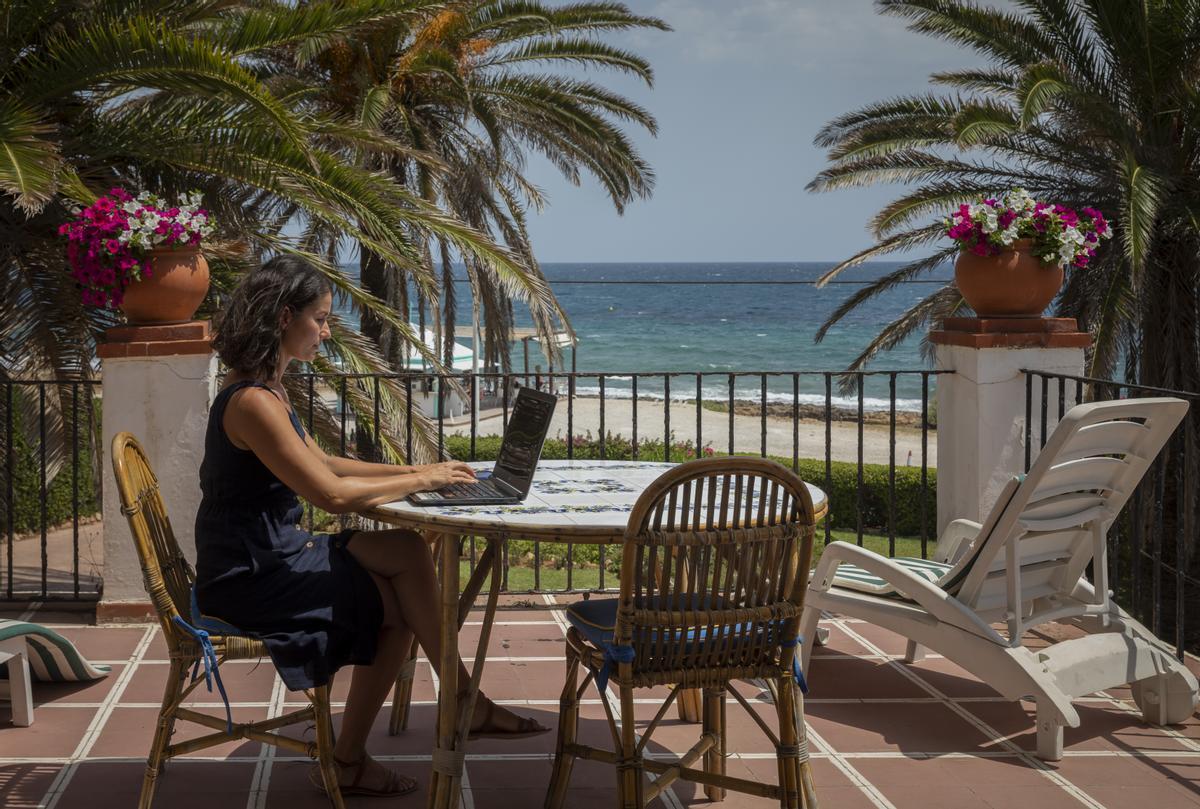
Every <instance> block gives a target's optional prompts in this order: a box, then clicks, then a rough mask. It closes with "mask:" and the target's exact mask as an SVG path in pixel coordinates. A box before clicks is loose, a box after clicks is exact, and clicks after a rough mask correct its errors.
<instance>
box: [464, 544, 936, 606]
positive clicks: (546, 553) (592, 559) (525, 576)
mask: <svg viewBox="0 0 1200 809" xmlns="http://www.w3.org/2000/svg"><path fill="white" fill-rule="evenodd" d="M824 537H825V534H824V531H819V532H818V534H817V543H816V547H815V548H814V549H813V563H814V564H815V563H816V561H817V560H818V559H820V558H821V552H822V551H823V550H824V549H825V542H824ZM830 539H831V540H842V541H844V542H850V543H855V542H856V540H857V537H856V535H855V533H854V532H853V531H832V532H830ZM935 544H936V543H935V541H934V540H933V539H930V540H929V543H928V548H929V552H930V553H932V552H933V548H934V545H935ZM476 547H477V552H478V553H482V552H483V547H484V546H483V542H482V541H480V542H479V543H478V544H477V546H476ZM863 547H865V548H869V549H870V550H873V551H875V552H876V553H881V554H883V555H884V556H887V555H888V538H887V537H886V536H876V535H874V534H864V535H863ZM565 554H566V545H564V544H561V543H553V542H543V543H542V545H541V559H542V572H541V581H540V582H539V583H538V584H537V589H539V590H543V591H554V590H566V589H567V569H566V558H565ZM920 555H921V540H920V539H919V538H917V537H896V556H920ZM619 560H620V549H619V548H618V547H617V546H615V545H611V546H609V547H608V548H607V550H606V553H605V563H606V566H607V568H608V572H607V573H605V575H604V586H605V587H608V588H616V587H617V584H618V582H619V581H620V573H619V572H618V571H617V562H619ZM598 562H599V552H598V550H597V548H596V546H585V545H578V546H576V548H575V561H574V565H573V570H572V571H571V588H572V589H576V590H588V589H594V588H596V587H599V585H600V569H599V564H598ZM469 575H470V562H468V561H465V560H464V561H463V562H462V563H461V568H460V576H461V577H462V581H463V582H465V581H466V580H467V576H469ZM534 587H535V582H534V576H533V543H532V542H530V541H528V540H511V541H510V542H509V569H508V589H509V590H510V591H512V592H522V591H529V590H533V589H534Z"/></svg>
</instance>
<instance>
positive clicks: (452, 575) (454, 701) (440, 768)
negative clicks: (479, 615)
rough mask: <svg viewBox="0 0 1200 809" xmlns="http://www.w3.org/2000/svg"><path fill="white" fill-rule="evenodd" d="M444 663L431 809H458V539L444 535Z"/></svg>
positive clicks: (442, 551)
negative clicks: (456, 759)
mask: <svg viewBox="0 0 1200 809" xmlns="http://www.w3.org/2000/svg"><path fill="white" fill-rule="evenodd" d="M441 562H442V565H441V567H442V569H441V591H442V592H441V608H442V665H441V689H440V691H439V693H438V721H437V746H436V747H435V748H434V750H433V756H434V761H433V772H432V773H431V775H430V778H429V802H428V804H427V805H428V806H429V809H457V806H458V800H459V782H460V780H461V778H462V768H461V765H459V766H455V765H456V762H455V761H454V758H455V754H456V753H461V752H462V750H461V744H459V743H458V740H457V739H456V738H455V737H456V735H457V734H456V733H455V729H456V727H457V725H458V542H457V537H454V536H450V535H443V536H442V537H441Z"/></svg>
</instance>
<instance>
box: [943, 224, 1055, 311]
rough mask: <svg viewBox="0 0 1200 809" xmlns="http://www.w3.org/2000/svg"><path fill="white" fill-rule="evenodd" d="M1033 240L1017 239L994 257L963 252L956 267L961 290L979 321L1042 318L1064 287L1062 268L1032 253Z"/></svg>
mask: <svg viewBox="0 0 1200 809" xmlns="http://www.w3.org/2000/svg"><path fill="white" fill-rule="evenodd" d="M1032 250H1033V241H1032V240H1031V239H1018V240H1017V241H1015V242H1013V245H1012V248H1011V249H1009V250H1005V251H1003V252H1001V253H1000V254H999V255H995V256H977V255H975V254H974V253H972V252H969V251H964V252H962V253H960V254H959V256H958V261H956V262H955V263H954V280H955V282H956V283H957V284H958V290H959V292H961V293H962V295H963V297H964V298H965V299H966V301H967V303H968V304H970V306H971V308H972V309H974V310H975V314H977V315H978V316H979V317H1041V316H1042V313H1043V312H1045V311H1046V307H1047V306H1049V305H1050V302H1051V301H1052V300H1054V296H1055V295H1057V294H1058V290H1059V288H1060V287H1062V282H1063V268H1062V265H1061V264H1047V263H1044V262H1043V261H1042V260H1041V259H1039V258H1038V257H1037V256H1035V255H1034V254H1033V252H1032Z"/></svg>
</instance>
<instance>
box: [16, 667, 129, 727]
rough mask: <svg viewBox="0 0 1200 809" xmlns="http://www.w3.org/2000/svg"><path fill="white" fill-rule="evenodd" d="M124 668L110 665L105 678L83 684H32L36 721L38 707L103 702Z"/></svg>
mask: <svg viewBox="0 0 1200 809" xmlns="http://www.w3.org/2000/svg"><path fill="white" fill-rule="evenodd" d="M124 668H125V667H124V666H123V665H121V664H120V663H114V664H112V668H111V670H110V671H109V674H108V676H107V677H102V678H101V679H99V680H91V681H89V682H84V683H43V682H37V681H35V682H34V684H33V707H34V709H35V713H34V718H35V721H36V717H37V714H36V709H37V707H38V706H39V705H71V704H73V703H79V702H87V703H94V702H103V701H104V698H105V697H107V696H108V695H109V693H110V692H111V691H112V690H113V687H114V686H115V685H116V684H117V680H118V679H120V676H121V671H122V670H123V669H124Z"/></svg>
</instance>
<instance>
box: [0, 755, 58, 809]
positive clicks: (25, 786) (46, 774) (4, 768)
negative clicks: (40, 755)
mask: <svg viewBox="0 0 1200 809" xmlns="http://www.w3.org/2000/svg"><path fill="white" fill-rule="evenodd" d="M61 769H62V765H61V764H0V795H3V796H4V807H5V809H35V807H38V806H44V805H45V804H43V803H42V798H43V796H44V795H45V794H46V791H47V790H48V789H50V785H51V784H53V783H54V778H55V777H56V776H57V775H58V773H59V771H60V770H61Z"/></svg>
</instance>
